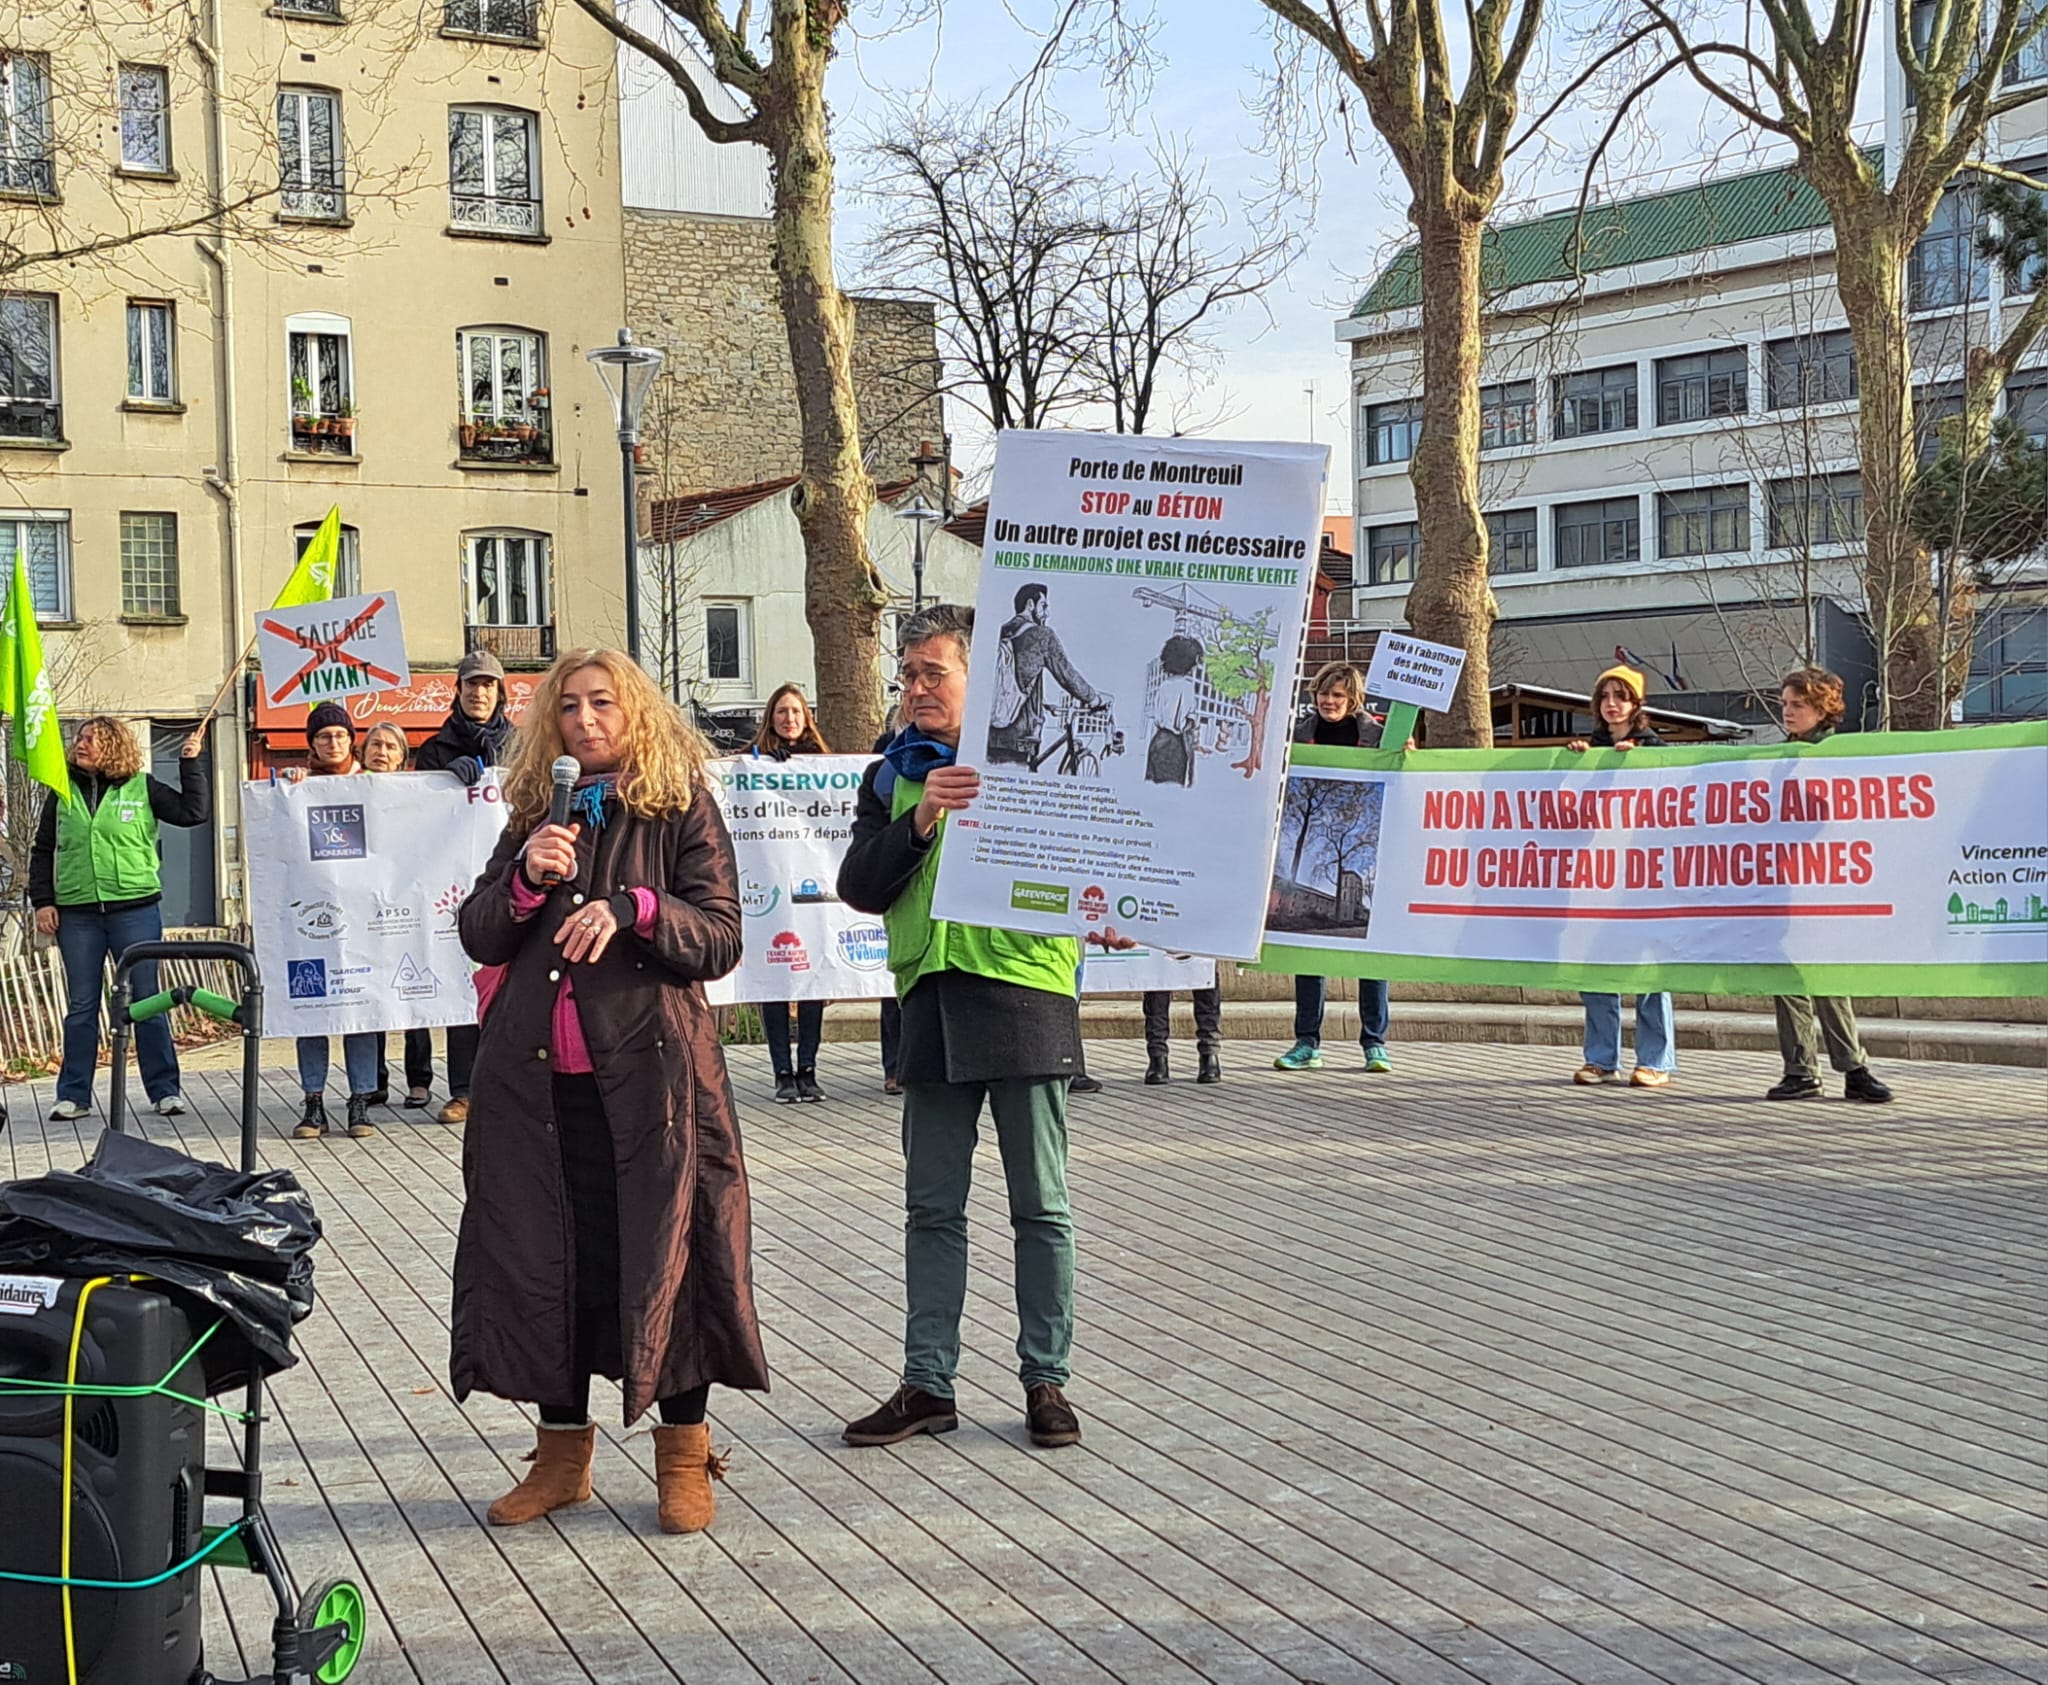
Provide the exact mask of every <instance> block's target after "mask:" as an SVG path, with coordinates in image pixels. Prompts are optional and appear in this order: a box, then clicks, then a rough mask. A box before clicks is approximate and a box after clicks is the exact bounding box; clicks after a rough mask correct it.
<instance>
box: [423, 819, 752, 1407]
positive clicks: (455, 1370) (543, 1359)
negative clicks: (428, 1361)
mask: <svg viewBox="0 0 2048 1685" xmlns="http://www.w3.org/2000/svg"><path fill="white" fill-rule="evenodd" d="M523 841H524V838H523V837H521V836H517V835H515V834H514V833H513V832H512V831H511V830H509V829H508V830H507V831H506V833H505V835H504V836H503V837H501V838H500V839H499V842H498V847H497V851H496V852H495V853H494V854H493V855H492V856H491V862H490V864H489V865H488V866H486V867H485V868H484V873H483V876H482V877H481V878H479V879H478V880H477V884H476V887H475V888H474V889H473V890H472V891H471V892H470V895H469V899H468V900H467V901H465V902H464V903H463V906H462V912H461V916H460V926H461V932H462V945H463V947H464V948H465V949H467V950H468V952H469V955H470V957H471V958H472V959H475V960H476V961H478V962H479V963H480V964H484V965H502V966H507V967H509V968H510V969H509V970H508V972H507V973H506V976H505V980H504V983H503V985H502V987H501V988H500V989H499V991H498V994H497V996H496V998H495V999H493V1000H492V1002H491V1005H490V1010H489V1011H488V1012H487V1013H486V1014H485V1016H484V1021H483V1036H482V1041H481V1044H480V1046H479V1049H478V1054H477V1064H476V1078H475V1082H474V1085H473V1087H472V1089H471V1094H470V1114H469V1128H468V1134H467V1138H466V1139H465V1140H464V1142H463V1150H462V1178H463V1184H464V1187H465V1189H466V1191H467V1195H468V1199H467V1203H466V1204H465V1206H464V1208H463V1213H462V1230H461V1234H460V1237H459V1238H458V1240H457V1241H456V1247H455V1309H454V1331H453V1338H452V1349H451V1352H450V1356H449V1374H450V1378H451V1381H452V1383H453V1386H454V1390H455V1396H456V1397H457V1399H461V1398H464V1397H466V1396H467V1395H468V1394H469V1393H470V1392H471V1391H472V1390H473V1389H479V1388H480V1389H482V1390H483V1391H485V1392H492V1393H496V1394H498V1395H499V1396H501V1397H504V1398H512V1399H523V1400H528V1401H532V1402H538V1403H545V1402H548V1401H550V1400H556V1399H564V1398H570V1397H573V1396H574V1395H575V1385H574V1383H575V1379H576V1377H575V1375H574V1374H573V1372H572V1357H573V1350H574V1338H575V1318H576V1311H575V1297H574V1296H575V1282H574V1280H573V1275H574V1251H573V1246H572V1243H571V1232H570V1228H569V1212H568V1194H567V1190H566V1188H565V1187H564V1184H563V1179H562V1158H561V1153H560V1151H559V1148H558V1143H557V1141H556V1138H555V1133H554V1130H555V1122H554V1104H553V1087H552V1080H551V1079H552V1077H553V1071H552V1069H551V1065H550V1061H551V1059H552V1058H553V1049H552V1045H551V1043H552V1036H551V1021H552V1017H553V1013H554V1008H555V997H556V994H557V992H558V990H559V988H560V983H559V981H558V979H559V976H560V974H561V973H562V972H563V971H565V970H569V969H570V968H569V967H568V966H567V965H566V964H565V963H564V962H563V960H562V957H561V950H560V949H559V948H557V947H555V946H554V942H553V938H554V935H555V932H556V931H557V930H559V929H560V928H561V924H562V921H563V919H564V918H566V917H568V916H570V915H571V914H572V913H573V912H574V910H575V909H576V908H577V907H580V906H581V905H583V904H584V902H585V900H586V899H592V900H595V899H600V898H602V897H605V896H610V895H614V894H617V893H619V892H620V891H623V890H629V889H633V888H638V887H645V888H648V889H652V890H655V891H656V892H657V893H658V894H659V896H660V900H661V909H660V912H659V913H658V915H657V916H656V919H655V923H654V931H653V934H652V936H651V937H649V938H648V939H647V940H645V941H642V940H641V939H640V938H639V937H637V936H635V935H634V934H633V933H632V932H631V931H630V930H628V931H622V932H620V934H619V935H617V936H615V937H613V939H612V941H611V944H610V946H609V947H607V948H606V950H605V953H604V957H603V958H602V959H600V960H599V961H598V962H597V963H596V964H595V965H591V964H588V963H584V964H580V965H577V966H575V967H574V968H573V969H574V975H575V983H576V1004H577V1009H578V1014H579V1016H580V1018H581V1020H582V1025H583V1035H584V1040H585V1041H586V1043H587V1044H588V1046H589V1049H590V1061H591V1064H592V1066H593V1068H594V1070H595V1072H596V1077H597V1083H598V1087H599V1090H600V1092H601V1094H602V1096H603V1099H604V1109H605V1116H606V1119H607V1121H608V1122H609V1124H610V1126H611V1134H612V1146H613V1154H614V1157H615V1159H616V1161H617V1164H618V1190H619V1322H620V1327H619V1353H620V1355H621V1369H622V1371H623V1373H622V1375H621V1377H620V1378H621V1379H622V1381H623V1384H624V1391H625V1419H626V1422H627V1424H628V1425H629V1426H630V1425H631V1424H632V1423H633V1422H634V1421H635V1420H637V1419H638V1418H639V1417H640V1416H641V1415H642V1414H643V1413H644V1412H645V1411H646V1410H647V1409H648V1407H649V1406H650V1405H652V1404H653V1402H654V1401H655V1400H656V1399H658V1398H667V1397H669V1396H671V1395H673V1394H675V1393H679V1392H684V1391H686V1390H688V1389H689V1388H692V1387H697V1386H702V1385H704V1384H705V1383H707V1382H713V1381H716V1382H718V1383H720V1384H721V1385H724V1386H729V1387H750V1388H757V1389H765V1388H766V1387H767V1385H768V1363H767V1359H766V1358H765V1357H764V1356H763V1355H762V1352H761V1332H760V1324H759V1322H758V1321H757V1319H756V1317H755V1313H754V1285H753V1269H752V1261H751V1248H752V1228H753V1218H752V1212H751V1206H750V1204H749V1200H748V1194H747V1172H746V1166H745V1164H744V1163H743V1162H742V1160H741V1157H740V1137H739V1125H738V1120H737V1118H736V1117H735V1115H734V1109H733V1101H732V1085H731V1083H730V1082H729V1081H728V1079H727V1077H726V1071H725V1056H724V1054H723V1053H722V1052H721V1051H720V1049H719V1045H718V1035H717V1032H716V1030H715V1029H714V1027H713V1025H712V1019H711V1014H710V1010H709V1009H708V1008H707V1007H706V1006H705V1004H704V988H703V984H704V981H705V980H706V979H708V978H715V977H722V976H724V975H725V974H726V973H727V972H728V971H730V970H732V968H733V967H734V966H735V965H737V964H738V963H739V957H740V901H739V890H738V884H737V881H736V880H737V874H736V872H735V869H734V865H733V853H732V839H731V837H730V836H729V835H728V834H727V832H726V828H725V821H724V819H723V818H722V817H721V816H720V814H719V812H718V806H717V803H716V802H714V801H713V800H712V799H711V798H710V797H709V796H708V795H702V794H700V795H699V796H698V797H697V798H696V799H695V800H694V801H692V802H691V803H690V806H689V808H688V809H687V810H686V811H685V812H682V813H676V814H670V815H668V816H667V817H665V818H662V819H656V820H647V819H638V818H635V817H634V816H633V815H632V814H631V813H629V812H625V811H623V810H621V809H618V808H614V809H613V810H612V814H611V817H610V819H609V822H608V823H607V824H606V825H605V827H604V828H603V830H602V831H600V832H599V833H597V835H596V836H595V837H594V838H593V837H592V836H591V835H589V834H588V833H587V832H586V833H585V834H584V835H583V836H582V837H580V838H579V840H578V843H577V867H576V876H575V878H574V879H573V880H572V881H570V882H565V883H563V884H561V885H559V886H557V887H556V888H555V889H553V890H552V891H551V892H550V893H549V896H548V901H547V905H546V906H544V907H543V908H541V910H540V911H539V912H538V913H536V914H535V915H534V916H533V917H532V918H531V919H529V920H526V921H524V922H518V921H515V920H514V919H513V917H512V902H511V894H510V885H509V884H508V882H507V878H508V876H509V874H510V873H511V872H513V871H514V870H516V869H517V865H516V856H517V854H518V851H519V848H520V845H521V843H522V842H523ZM593 886H597V887H595V888H594V887H593ZM605 1344H606V1345H607V1346H609V1345H610V1342H609V1341H608V1340H607V1341H606V1342H605Z"/></svg>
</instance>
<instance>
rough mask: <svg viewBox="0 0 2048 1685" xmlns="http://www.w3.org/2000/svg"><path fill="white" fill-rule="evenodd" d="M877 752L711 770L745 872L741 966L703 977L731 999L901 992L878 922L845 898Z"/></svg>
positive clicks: (708, 990)
mask: <svg viewBox="0 0 2048 1685" xmlns="http://www.w3.org/2000/svg"><path fill="white" fill-rule="evenodd" d="M873 758H874V757H873V756H871V755H799V756H797V757H796V758H795V759H794V760H787V761H773V760H768V759H766V758H765V757H757V756H754V755H742V756H739V757H737V758H736V759H732V760H721V761H713V762H712V763H711V776H712V779H713V782H714V786H715V788H716V790H717V792H718V803H719V806H720V807H721V808H722V809H723V810H724V813H725V823H726V828H727V829H728V830H730V831H731V832H732V846H733V853H734V855H735V856H736V857H737V861H738V865H739V874H740V912H741V914H742V918H741V921H740V923H741V930H742V934H743V938H744V940H743V943H742V947H741V952H740V965H739V969H738V970H737V971H735V972H733V973H732V975H731V976H729V977H722V978H720V979H719V980H718V981H717V982H715V983H709V984H706V985H705V994H706V996H707V997H708V998H709V999H710V1001H711V1004H712V1005H713V1006H730V1005H732V1004H733V1003H734V1002H735V1001H769V1000H862V999H874V998H878V997H880V996H883V995H891V994H894V993H895V992H896V985H895V982H894V981H893V980H892V979H891V977H890V975H889V939H888V936H887V935H886V934H885V933H884V932H883V929H882V921H881V920H880V919H878V918H870V917H869V916H868V915H867V914H866V913H856V912H855V911H854V910H853V909H852V908H851V907H849V906H847V905H846V903H845V902H843V901H841V900H840V899H839V892H838V883H839V862H840V861H841V860H842V859H844V858H845V856H846V845H847V842H848V840H849V839H850V838H851V837H852V835H853V809H854V798H855V797H856V796H857V795H858V794H859V793H860V781H861V776H862V774H864V773H865V772H866V771H867V769H868V763H869V761H871V760H872V759H873Z"/></svg>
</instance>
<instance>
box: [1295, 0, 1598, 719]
mask: <svg viewBox="0 0 2048 1685" xmlns="http://www.w3.org/2000/svg"><path fill="white" fill-rule="evenodd" d="M1259 3H1260V4H1261V5H1262V6H1264V7H1265V9H1266V10H1267V11H1268V12H1270V13H1271V14H1272V15H1273V18H1274V19H1275V20H1276V32H1277V35H1278V38H1279V42H1280V53H1281V79H1282V81H1283V83H1286V82H1295V83H1300V82H1303V81H1305V82H1306V83H1307V85H1308V86H1309V87H1310V88H1311V89H1321V88H1322V87H1323V86H1324V85H1325V84H1329V83H1335V84H1338V85H1339V86H1338V87H1337V88H1336V89H1335V90H1333V91H1334V92H1335V95H1336V104H1337V106H1338V109H1339V112H1340V114H1341V113H1345V112H1348V103H1347V99H1348V94H1351V93H1355V94H1356V95H1357V96H1358V97H1359V99H1360V100H1361V101H1362V102H1363V104H1364V107H1365V113H1366V116H1367V119H1368V120H1369V121H1370V122H1371V124H1372V127H1373V128H1374V129H1375V130H1376V131H1378V133H1379V135H1380V138H1381V139H1382V140H1383V141H1385V143H1386V146H1387V150H1388V151H1389V152H1391V153H1392V154H1393V157H1394V161H1395V163H1396V164H1397V165H1399V166H1400V170H1401V174H1402V176H1403V178H1404V179H1405V181H1406V182H1407V185H1408V191H1409V203H1408V219H1409V221H1410V222H1411V223H1413V224H1414V226H1415V231H1416V235H1417V261H1418V263H1419V265H1420V270H1421V283H1422V286H1421V293H1422V336H1421V337H1422V428H1421V432H1420V435H1419V436H1418V438H1417V440H1416V445H1415V453H1414V456H1413V458H1412V460H1411V461H1410V463H1409V476H1410V478H1411V479H1412V480H1413V482H1414V485H1415V511H1416V520H1417V523H1418V525H1419V526H1420V528H1421V534H1422V545H1421V550H1422V554H1421V559H1420V562H1419V563H1418V565H1417V567H1416V570H1415V586H1414V589H1413V590H1412V591H1411V592H1410V593H1409V595H1408V621H1409V624H1410V625H1412V626H1413V627H1414V628H1415V630H1416V631H1417V632H1418V633H1420V634H1421V635H1422V636H1423V637H1425V638H1429V639H1432V640H1434V641H1435V642H1438V643H1444V644H1452V645H1455V646H1456V647H1458V648H1460V649H1463V650H1464V651H1465V652H1466V658H1465V669H1464V673H1463V675H1462V677H1461V678H1460V680H1459V682H1458V692H1457V695H1456V696H1455V697H1454V698H1453V700H1452V704H1451V709H1450V712H1449V713H1448V715H1446V717H1445V724H1444V727H1443V729H1442V730H1441V731H1438V732H1433V733H1432V737H1433V739H1434V740H1435V741H1438V742H1441V743H1443V744H1445V745H1447V746H1451V747H1475V746H1480V745H1487V744H1491V743H1492V741H1493V716H1492V708H1491V705H1490V702H1489V698H1488V687H1489V682H1490V681H1489V675H1488V669H1487V659H1486V652H1487V645H1488V635H1489V632H1490V631H1491V628H1492V626H1493V621H1494V616H1495V612H1496V610H1495V604H1494V600H1493V592H1492V590H1491V589H1490V588H1489V586H1488V584H1487V578H1486V520H1485V516H1484V515H1483V513H1482V512H1481V507H1480V501H1479V364H1480V353H1481V348H1482V340H1481V332H1480V307H1481V284H1480V245H1481V239H1482V236H1483V235H1484V232H1485V228H1486V222H1487V219H1488V218H1489V217H1490V216H1491V215H1492V214H1493V212H1494V209H1495V207H1496V206H1497V205H1498V204H1499V202H1500V198H1501V193H1502V189H1503V186H1504V173H1505V168H1506V164H1507V160H1508V156H1509V153H1510V152H1511V150H1512V149H1513V146H1514V145H1515V144H1517V143H1516V142H1515V141H1514V139H1513V131H1514V129H1515V126H1516V122H1517V119H1518V117H1519V115H1520V112H1521V84H1522V79H1523V76H1524V73H1525V72H1526V71H1527V69H1528V67H1529V63H1530V57H1531V54H1532V53H1533V52H1534V50H1535V47H1536V42H1537V36H1538V32H1539V29H1540V27H1541V24H1542V21H1543V0H1467V4H1465V5H1464V6H1462V7H1460V8H1458V10H1457V11H1456V13H1455V14H1453V13H1451V12H1450V9H1449V8H1448V7H1446V6H1443V5H1442V4H1441V3H1440V0H1323V3H1322V4H1320V5H1317V4H1311V3H1310V0H1259ZM1459 29H1461V31H1462V34H1463V40H1462V41H1461V42H1459V43H1458V44H1457V46H1456V47H1455V48H1454V46H1453V40H1452V36H1453V31H1454V30H1459ZM1461 66H1462V68H1461ZM1578 86H1579V84H1578V83H1574V84H1573V87H1572V88H1571V89H1568V90H1567V97H1569V95H1570V94H1571V93H1574V92H1576V90H1577V88H1578ZM1540 123H1541V119H1539V120H1538V123H1537V124H1535V125H1532V126H1531V132H1533V130H1534V128H1536V127H1540ZM1525 138H1526V137H1525Z"/></svg>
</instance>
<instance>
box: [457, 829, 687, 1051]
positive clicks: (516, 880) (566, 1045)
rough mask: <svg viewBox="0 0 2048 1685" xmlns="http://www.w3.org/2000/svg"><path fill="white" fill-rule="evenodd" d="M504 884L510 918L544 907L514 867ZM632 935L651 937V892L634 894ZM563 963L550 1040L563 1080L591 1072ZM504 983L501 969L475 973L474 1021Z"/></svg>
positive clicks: (655, 902)
mask: <svg viewBox="0 0 2048 1685" xmlns="http://www.w3.org/2000/svg"><path fill="white" fill-rule="evenodd" d="M506 881H507V882H508V883H509V884H510V885H511V889H512V916H513V918H515V919H517V920H519V921H520V922H521V923H524V922H525V921H526V920H528V919H530V918H532V917H533V916H534V915H535V914H536V913H538V912H539V911H540V910H541V908H543V907H545V906H546V905H547V901H548V898H547V893H546V891H544V890H539V889H535V888H534V887H533V885H532V884H530V883H528V882H527V881H526V874H525V873H524V872H522V871H520V870H519V869H518V867H516V866H515V867H514V868H513V869H512V871H511V873H510V874H509V875H508V877H507V879H506ZM633 908H634V919H633V934H634V935H635V936H638V937H640V938H641V939H642V940H643V941H644V940H645V939H646V938H647V937H649V936H652V935H653V934H654V918H655V914H656V913H658V912H659V911H660V910H661V902H660V900H659V898H657V897H656V895H655V893H654V891H653V890H651V889H636V890H634V891H633ZM569 969H570V968H569V966H568V964H567V962H564V964H563V966H562V968H561V978H562V984H561V987H560V989H559V990H557V991H556V994H555V1013H554V1020H553V1031H552V1035H551V1039H552V1040H553V1042H554V1053H555V1060H554V1065H555V1069H556V1070H557V1071H559V1072H560V1073H561V1074H562V1075H563V1076H565V1077H573V1076H588V1075H589V1074H590V1072H591V1070H592V1068H593V1067H592V1066H591V1063H590V1046H589V1044H588V1043H587V1042H586V1041H584V1039H583V1019H582V1016H581V1014H579V1013H578V1012H577V1010H576V982H575V979H574V978H573V977H571V976H570V974H569ZM504 980H505V968H504V967H503V966H486V967H484V969H483V970H481V971H479V972H478V973H477V974H476V1007H477V1020H478V1022H482V1020H483V1015H484V1014H485V1013H486V1012H488V1011H489V1010H490V1007H491V1002H492V1000H493V999H495V998H496V996H497V993H498V988H499V986H500V985H501V984H502V983H503V982H504Z"/></svg>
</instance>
